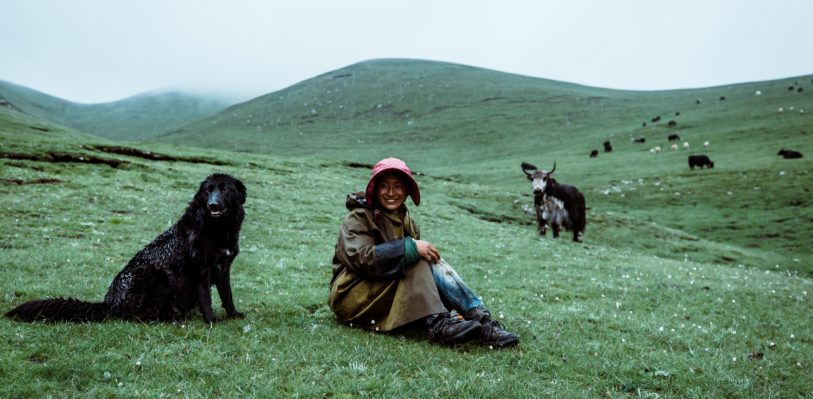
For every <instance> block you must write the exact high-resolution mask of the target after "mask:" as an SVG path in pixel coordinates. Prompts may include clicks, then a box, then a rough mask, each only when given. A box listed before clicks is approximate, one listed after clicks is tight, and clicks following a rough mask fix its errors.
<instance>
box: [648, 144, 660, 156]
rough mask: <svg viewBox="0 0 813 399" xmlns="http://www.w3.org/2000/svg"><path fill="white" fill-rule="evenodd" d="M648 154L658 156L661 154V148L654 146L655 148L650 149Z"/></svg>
mask: <svg viewBox="0 0 813 399" xmlns="http://www.w3.org/2000/svg"><path fill="white" fill-rule="evenodd" d="M649 152H651V153H653V154H660V153H661V146H659V145H656V146H654V147H652V148H650V149H649Z"/></svg>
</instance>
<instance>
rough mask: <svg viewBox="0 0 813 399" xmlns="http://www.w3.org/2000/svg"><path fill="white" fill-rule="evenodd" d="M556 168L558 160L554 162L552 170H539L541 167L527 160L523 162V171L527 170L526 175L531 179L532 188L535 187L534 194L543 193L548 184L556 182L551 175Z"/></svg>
mask: <svg viewBox="0 0 813 399" xmlns="http://www.w3.org/2000/svg"><path fill="white" fill-rule="evenodd" d="M555 170H556V162H554V163H553V169H551V170H550V172H547V171H544V170H539V168H537V167H536V166H534V165H531V164H529V163H527V162H523V163H522V171H523V172H525V176H527V177H528V180H530V181H531V189H533V192H534V195H541V194H543V193H544V192H545V189H546V188H547V187H548V184H550V183H551V182H555V180H553V178H552V177H551V176H552V175H553V172H554V171H555Z"/></svg>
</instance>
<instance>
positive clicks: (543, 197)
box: [522, 81, 813, 242]
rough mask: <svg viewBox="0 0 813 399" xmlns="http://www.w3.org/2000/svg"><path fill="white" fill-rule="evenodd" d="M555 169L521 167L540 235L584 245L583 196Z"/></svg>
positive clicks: (696, 158)
mask: <svg viewBox="0 0 813 399" xmlns="http://www.w3.org/2000/svg"><path fill="white" fill-rule="evenodd" d="M811 82H813V81H811ZM788 91H796V92H798V93H801V92H803V91H804V89H803V88H802V87H799V84H798V82H796V83H795V84H794V85H792V86H789V87H788ZM754 95H755V96H761V95H762V91H761V90H756V91H755V92H754ZM719 101H726V96H720V97H719ZM702 103H703V101H702V100H701V99H699V98H698V99H696V100H695V105H701V104H702ZM788 110H790V111H794V107H788ZM784 112H785V108H784V107H780V108H779V109H778V111H777V113H780V114H781V113H784ZM799 113H800V114H804V113H805V110H804V109H799ZM674 116H675V117H678V116H680V111H676V112H674ZM667 119H669V120H668V122H666V127H668V128H677V126H678V121H677V120H675V119H671V118H668V117H667ZM663 120H664V117H663V116H662V115H655V116H653V117H651V118H650V119H649V120H648V121H645V122H642V123H641V126H642V127H644V128H646V127H647V124H648V123H651V124H653V125H654V124H657V123H659V122H661V121H663ZM631 141H632V142H633V143H634V144H645V143H646V142H647V138H646V137H644V136H638V137H636V138H631ZM666 141H667V143H668V146H669V148H670V149H671V150H672V151H676V150H678V149H680V148H681V147H682V148H683V149H684V150H689V148H690V147H691V146H690V144H689V142H688V141H686V140H682V139H681V137H680V135H678V134H677V133H669V134H668V135H667V136H666ZM681 143H682V144H681ZM710 145H711V143H710V142H709V141H708V140H705V141H703V148H708V147H709V146H710ZM603 146H604V152H605V153H611V152H613V145H612V143H611V142H610V140H606V141H604V142H603ZM649 152H651V153H654V154H658V153H660V152H661V146H660V145H656V146H654V147H652V148H650V149H649ZM777 155H781V156H782V157H783V158H785V159H799V158H802V157H803V155H802V153H801V152H799V151H796V150H791V149H785V148H782V149H780V150H779V152H778V153H777ZM598 156H599V150H598V149H591V150H590V152H589V157H590V158H597V157H598ZM688 165H689V169H690V170H694V169H695V168H698V169H712V168H714V162H713V161H712V160H711V158H709V156H708V155H706V154H690V155H688ZM555 169H556V164H555V163H554V167H553V169H551V171H550V172H546V171H544V170H539V169H538V168H537V167H536V166H534V165H532V164H529V163H526V162H523V163H522V171H523V172H524V173H525V175H526V176H527V177H528V179H530V180H531V181H532V187H533V194H534V213H535V216H536V219H537V225H538V230H539V234H540V235H545V234H546V232H547V227H548V226H550V227H551V228H552V229H553V236H554V238H556V237H558V236H559V230H560V229H568V230H572V232H573V241H577V242H581V241H582V239H583V238H582V237H583V234H584V229H585V224H586V217H585V211H584V209H585V205H584V196H583V195H582V194H581V192H579V190H577V189H576V188H575V187H573V186H568V185H565V184H560V183H557V182H556V180H555V179H553V178H552V177H551V175H552V174H553V171H554V170H555Z"/></svg>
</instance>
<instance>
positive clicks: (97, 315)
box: [6, 298, 110, 323]
mask: <svg viewBox="0 0 813 399" xmlns="http://www.w3.org/2000/svg"><path fill="white" fill-rule="evenodd" d="M109 316H110V310H109V308H108V306H107V304H105V303H104V302H84V301H80V300H78V299H73V298H50V299H39V300H36V301H29V302H26V303H24V304H22V305H20V306H17V307H16V308H14V309H11V310H10V311H8V313H6V317H9V318H12V319H17V320H21V321H37V320H45V321H71V322H77V323H81V322H85V321H102V320H104V319H106V318H108V317H109Z"/></svg>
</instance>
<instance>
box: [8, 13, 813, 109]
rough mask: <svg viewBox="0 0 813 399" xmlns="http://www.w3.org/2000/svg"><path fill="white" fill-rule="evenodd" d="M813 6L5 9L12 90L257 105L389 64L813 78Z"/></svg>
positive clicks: (651, 84) (680, 78)
mask: <svg viewBox="0 0 813 399" xmlns="http://www.w3.org/2000/svg"><path fill="white" fill-rule="evenodd" d="M811 18H813V0H771V1H757V0H719V1H717V0H680V1H672V0H636V1H633V0H629V1H627V0H615V1H610V0H595V1H588V0H559V1H548V0H529V1H514V0H489V1H479V0H467V1H451V0H448V1H445V0H409V1H387V0H363V1H352V0H344V1H332V0H331V1H328V0H325V1H308V0H290V1H289V0H282V1H272V0H267V1H260V0H257V1H225V0H224V1H208V0H194V1H191V0H190V1H171V0H134V1H124V0H121V1H118V0H116V1H110V0H98V1H96V0H70V1H66V0H0V27H2V31H1V32H0V79H2V80H6V81H10V82H13V83H17V84H21V85H24V86H28V87H31V88H33V89H36V90H39V91H43V92H45V93H48V94H51V95H54V96H57V97H61V98H65V99H68V100H71V101H77V102H83V103H97V102H106V101H113V100H118V99H122V98H125V97H128V96H131V95H135V94H138V93H142V92H146V91H151V90H159V89H166V88H181V89H195V90H198V91H203V92H221V93H229V94H233V95H239V96H241V98H242V99H248V98H249V97H253V96H256V95H261V94H265V93H269V92H272V91H276V90H280V89H283V88H285V87H288V86H290V85H293V84H295V83H297V82H299V81H302V80H305V79H308V78H311V77H313V76H316V75H319V74H322V73H324V72H328V71H331V70H334V69H337V68H341V67H344V66H347V65H350V64H353V63H356V62H359V61H364V60H368V59H374V58H416V59H427V60H437V61H448V62H454V63H460V64H466V65H472V66H477V67H484V68H489V69H496V70H499V71H505V72H511V73H517V74H522V75H528V76H534V77H542V78H549V79H556V80H562V81H567V82H574V83H580V84H585V85H590V86H599V87H608V88H619V89H634V90H660V89H673V88H689V87H705V86H715V85H722V84H728V83H741V82H749V81H758V80H768V79H778V78H784V77H789V76H797V75H804V74H810V73H813V43H811V39H813V20H812V19H811Z"/></svg>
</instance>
